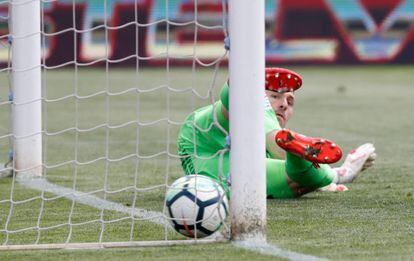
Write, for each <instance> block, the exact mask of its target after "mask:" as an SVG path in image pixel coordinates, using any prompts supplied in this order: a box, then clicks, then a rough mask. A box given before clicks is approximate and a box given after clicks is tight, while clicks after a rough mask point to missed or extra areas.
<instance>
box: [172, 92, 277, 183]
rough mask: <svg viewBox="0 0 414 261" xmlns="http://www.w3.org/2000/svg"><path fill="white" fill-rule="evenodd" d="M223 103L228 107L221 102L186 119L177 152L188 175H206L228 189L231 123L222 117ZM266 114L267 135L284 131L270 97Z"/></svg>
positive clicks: (265, 100)
mask: <svg viewBox="0 0 414 261" xmlns="http://www.w3.org/2000/svg"><path fill="white" fill-rule="evenodd" d="M228 88H229V87H228V85H227V84H225V85H224V86H223V89H222V91H221V93H222V95H221V97H222V99H228V98H227V97H228V91H229V90H228ZM223 94H224V95H223ZM223 97H225V98H223ZM223 103H224V106H226V105H228V101H227V100H220V101H217V102H215V103H214V104H212V105H208V106H206V107H203V108H200V109H198V110H196V111H194V112H193V113H191V114H190V115H189V116H188V117H187V118H186V120H185V123H184V124H183V126H182V127H181V129H180V133H179V136H178V153H179V155H180V157H181V162H182V167H183V169H184V171H185V172H186V174H194V173H197V174H203V175H206V176H209V177H211V178H213V179H215V180H216V181H219V182H220V183H221V184H223V186H225V187H227V186H226V185H227V182H228V177H229V150H228V148H229V145H230V144H229V138H228V135H229V121H228V120H227V119H226V118H225V117H224V116H223V113H222V104H223ZM226 107H227V106H226ZM264 112H265V132H266V133H269V132H271V131H273V130H278V129H281V128H280V125H279V122H278V120H277V117H276V115H275V113H274V111H273V109H272V107H271V105H270V102H269V100H268V99H267V96H265V97H264Z"/></svg>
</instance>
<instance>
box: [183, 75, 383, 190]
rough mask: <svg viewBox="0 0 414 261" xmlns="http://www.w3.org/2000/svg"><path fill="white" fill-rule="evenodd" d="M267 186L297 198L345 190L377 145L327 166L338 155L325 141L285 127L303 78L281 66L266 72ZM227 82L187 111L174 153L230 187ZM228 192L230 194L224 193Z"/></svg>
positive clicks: (187, 166)
mask: <svg viewBox="0 0 414 261" xmlns="http://www.w3.org/2000/svg"><path fill="white" fill-rule="evenodd" d="M265 77H266V79H265V82H266V85H265V89H266V90H265V92H266V97H265V99H264V104H265V106H264V110H265V132H266V184H267V185H266V189H267V196H268V198H293V197H300V196H302V195H304V194H306V193H308V192H311V191H315V190H318V189H319V190H323V191H345V190H347V188H346V186H345V185H343V184H344V183H351V182H352V181H353V180H354V179H355V178H356V177H357V176H358V175H359V173H360V172H361V171H363V170H365V169H366V168H368V167H370V166H372V165H373V163H374V160H375V157H376V155H375V148H374V146H373V145H372V144H369V143H367V144H364V145H362V146H360V147H358V148H357V149H356V150H354V151H353V152H351V153H350V154H348V156H347V157H346V159H345V162H344V163H343V165H342V166H341V167H339V168H331V167H330V166H329V165H328V164H331V163H334V162H336V161H338V160H339V159H340V158H341V157H342V152H341V149H340V148H339V147H338V146H337V145H335V144H334V143H332V142H331V141H329V140H325V139H320V138H310V137H305V136H303V135H300V134H297V133H295V132H293V131H291V130H287V129H283V128H285V126H286V123H287V121H288V120H289V119H290V117H291V116H292V114H293V108H294V103H295V92H296V90H297V89H299V88H300V87H301V85H302V77H301V76H300V75H299V74H297V73H295V72H293V71H290V70H287V69H282V68H266V72H265ZM228 93H229V86H228V83H226V84H224V86H223V88H222V90H221V93H220V100H219V101H217V102H215V103H214V104H212V105H209V106H206V107H203V108H200V109H198V110H196V111H194V112H193V113H191V114H190V115H189V116H188V117H187V118H186V121H185V123H184V124H183V126H182V127H181V129H180V133H179V137H178V142H177V143H178V144H177V145H178V153H179V155H180V159H181V164H182V167H183V170H184V172H185V173H186V174H201V175H205V176H208V177H210V178H213V179H214V180H216V181H218V182H219V183H220V184H222V185H223V187H224V188H225V189H226V190H227V191H228V186H229V185H230V184H231V180H230V175H229V168H230V166H229V165H230V159H229V147H230V139H229V138H228V133H229V120H228V119H229V114H228V108H229V106H228V104H229V102H228ZM228 195H229V194H228Z"/></svg>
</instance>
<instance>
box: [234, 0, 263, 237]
mask: <svg viewBox="0 0 414 261" xmlns="http://www.w3.org/2000/svg"><path fill="white" fill-rule="evenodd" d="M248 17H252V18H251V19H248ZM229 31H230V34H229V35H230V61H229V65H230V68H229V70H230V85H231V87H230V137H231V152H230V161H231V167H230V172H231V177H232V191H231V228H232V237H233V238H234V239H236V240H243V239H255V240H262V241H263V240H265V238H266V237H265V228H266V170H265V151H266V148H265V135H264V133H265V131H264V111H263V106H264V105H263V99H264V97H265V92H264V88H263V86H264V68H265V50H264V48H265V47H264V39H265V24H264V0H260V1H256V0H246V1H237V0H232V1H230V4H229Z"/></svg>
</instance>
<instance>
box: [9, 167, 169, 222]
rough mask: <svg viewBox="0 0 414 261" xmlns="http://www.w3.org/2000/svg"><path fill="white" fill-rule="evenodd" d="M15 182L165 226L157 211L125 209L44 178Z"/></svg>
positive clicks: (27, 178)
mask: <svg viewBox="0 0 414 261" xmlns="http://www.w3.org/2000/svg"><path fill="white" fill-rule="evenodd" d="M17 181H18V182H19V183H21V184H22V185H24V186H26V187H29V188H32V189H36V190H41V191H46V192H49V193H52V194H55V195H58V196H64V197H65V198H67V199H70V200H74V201H76V202H79V203H82V204H84V205H88V206H91V207H94V208H97V209H106V210H113V211H118V212H121V213H125V214H131V213H132V214H133V215H134V216H135V217H138V218H142V219H145V220H148V221H150V222H153V223H156V224H158V225H163V226H164V225H167V224H168V221H166V220H165V218H164V217H163V214H162V213H161V212H157V211H149V210H145V209H141V208H132V207H127V206H125V205H123V204H120V203H115V202H111V201H108V200H104V199H101V198H99V197H96V196H94V195H88V194H87V193H84V192H80V191H76V190H73V189H70V188H65V187H61V186H58V185H55V184H52V183H50V182H48V181H47V180H46V179H44V178H40V177H33V178H29V177H24V175H23V177H19V178H17Z"/></svg>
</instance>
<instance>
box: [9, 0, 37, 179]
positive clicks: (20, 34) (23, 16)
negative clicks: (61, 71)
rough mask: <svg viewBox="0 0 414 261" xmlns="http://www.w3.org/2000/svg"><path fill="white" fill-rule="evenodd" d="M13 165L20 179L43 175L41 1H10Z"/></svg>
mask: <svg viewBox="0 0 414 261" xmlns="http://www.w3.org/2000/svg"><path fill="white" fill-rule="evenodd" d="M9 8H10V11H11V12H10V33H11V43H12V44H11V49H12V93H13V104H12V115H13V117H12V118H13V124H12V129H13V145H14V148H13V152H14V155H13V159H14V161H13V163H14V170H15V171H16V173H17V174H19V175H30V176H40V175H41V174H42V101H41V34H40V32H41V30H40V24H41V23H40V14H41V12H40V1H27V0H12V1H11V2H10V5H9Z"/></svg>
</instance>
